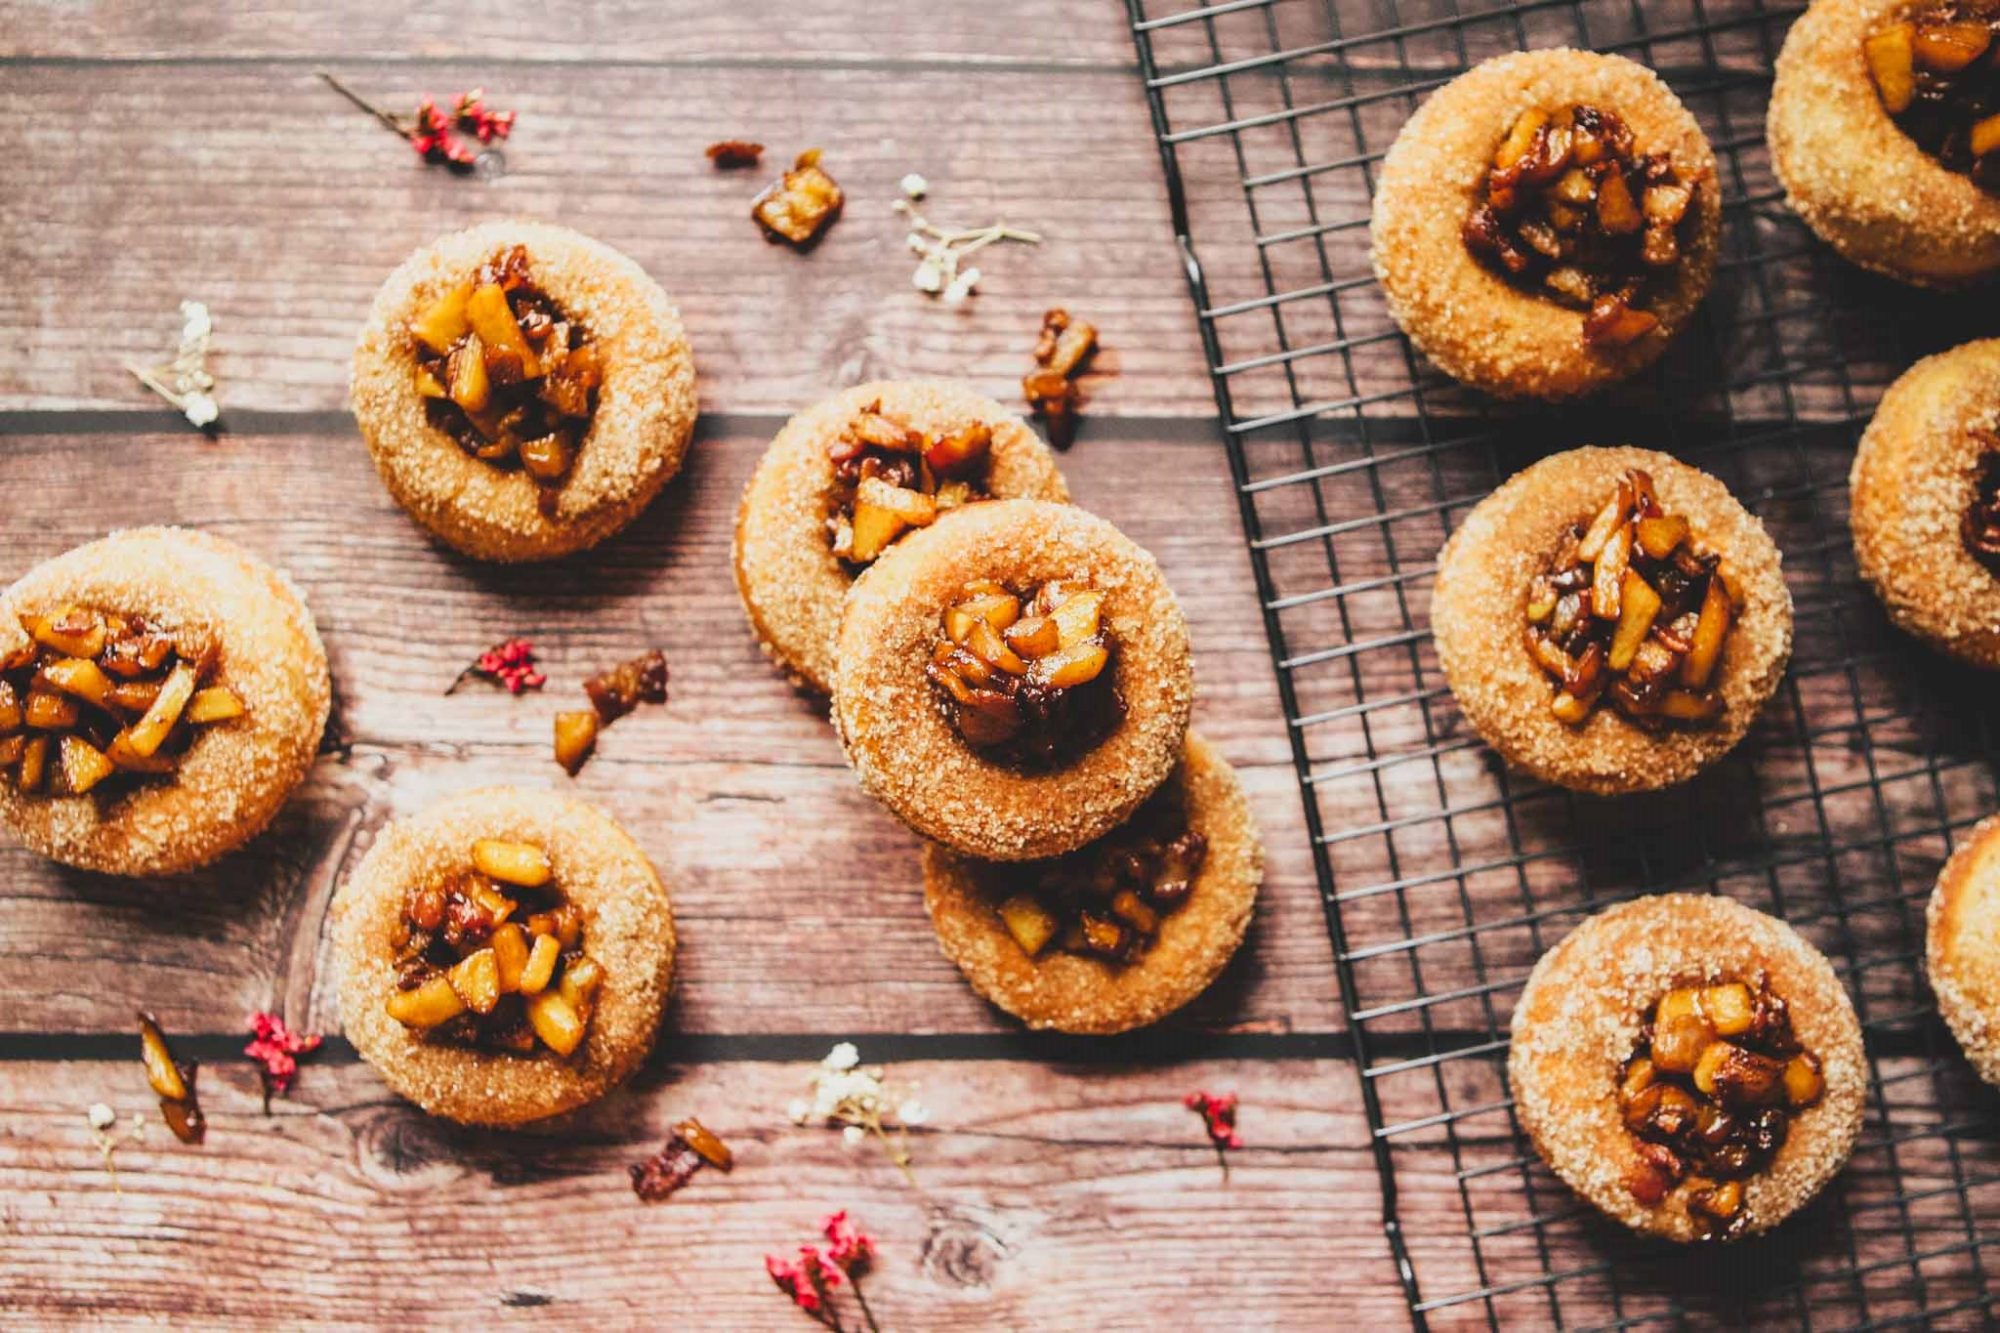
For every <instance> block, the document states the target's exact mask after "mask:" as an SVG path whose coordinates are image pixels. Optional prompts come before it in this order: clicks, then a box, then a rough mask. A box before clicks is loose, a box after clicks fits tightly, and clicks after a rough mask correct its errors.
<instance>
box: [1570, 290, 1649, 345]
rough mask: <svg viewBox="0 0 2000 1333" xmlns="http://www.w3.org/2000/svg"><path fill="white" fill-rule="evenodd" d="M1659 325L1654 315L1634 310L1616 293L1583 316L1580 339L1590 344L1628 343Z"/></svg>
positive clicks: (1600, 301)
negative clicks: (1581, 337)
mask: <svg viewBox="0 0 2000 1333" xmlns="http://www.w3.org/2000/svg"><path fill="white" fill-rule="evenodd" d="M1659 326H1660V320H1659V317H1658V316H1657V315H1652V314H1649V313H1647V312H1646V311H1644V310H1634V309H1633V308H1632V307H1631V306H1629V305H1627V304H1625V302H1624V301H1623V300H1622V299H1620V298H1619V297H1618V296H1616V295H1613V296H1606V297H1604V298H1603V299H1601V300H1599V301H1598V303H1597V304H1596V305H1594V306H1592V307H1591V308H1590V313H1589V314H1588V315H1586V316H1585V317H1584V321H1583V339H1584V341H1585V342H1587V343H1589V344H1590V345H1591V346H1593V347H1629V346H1630V345H1631V344H1633V343H1635V342H1637V341H1639V339H1641V338H1643V337H1645V336H1646V335H1647V334H1649V333H1651V332H1652V331H1653V330H1654V329H1656V328H1658V327H1659Z"/></svg>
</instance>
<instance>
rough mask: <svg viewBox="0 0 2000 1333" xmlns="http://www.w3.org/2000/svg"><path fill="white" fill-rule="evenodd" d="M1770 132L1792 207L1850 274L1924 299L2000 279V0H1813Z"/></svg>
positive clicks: (1790, 49) (1795, 33) (1789, 41)
mask: <svg viewBox="0 0 2000 1333" xmlns="http://www.w3.org/2000/svg"><path fill="white" fill-rule="evenodd" d="M1767 128H1768V137H1769V140H1770V145H1771V167H1772V170H1774V171H1775V172H1776V173H1777V176H1778V180H1779V182H1780V183H1781V184H1782V185H1783V186H1784V187H1785V195H1786V199H1787V201H1788V202H1789V203H1790V204H1791V206H1792V208H1793V210H1794V211H1795V212H1797V213H1798V215H1799V216H1800V217H1801V218H1803V219H1804V220H1805V223H1806V225H1807V226H1809V227H1811V228H1812V229H1813V231H1815V232H1816V233H1818V235H1819V237H1820V239H1821V240H1823V241H1825V242H1826V243H1827V244H1828V245H1830V246H1832V247H1833V248H1834V249H1835V250H1836V251H1838V252H1839V253H1840V254H1841V255H1842V256H1843V257H1844V258H1846V259H1847V260H1849V261H1850V262H1852V263H1855V264H1859V265H1861V266H1862V267H1863V268H1868V269H1873V270H1874V271H1876V272H1877V273H1883V274H1886V275H1888V276H1889V277H1892V278H1897V279H1900V280H1901V281H1903V282H1908V283H1915V284H1917V285H1919V286H1926V287H1962V286H1965V285H1968V284H1971V283H1974V282H1977V281H1979V280H1981V279H1984V278H1987V277H1990V276H1991V275H1992V274H1993V273H1995V272H1996V271H2000V0H1816V3H1814V4H1813V5H1811V6H1810V7H1809V8H1808V9H1807V10H1806V12H1805V13H1804V14H1803V15H1801V16H1800V18H1799V20H1798V22H1796V23H1794V24H1793V25H1792V30H1791V32H1790V33H1789V34H1788V35H1787V36H1786V38H1785V47H1784V50H1783V51H1781V52H1780V53H1779V55H1778V64H1777V78H1776V80H1775V82H1774V83H1773V84H1772V86H1771V107H1770V113H1769V124H1768V127H1767Z"/></svg>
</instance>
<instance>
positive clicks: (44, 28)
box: [0, 0, 1134, 87]
mask: <svg viewBox="0 0 2000 1333" xmlns="http://www.w3.org/2000/svg"><path fill="white" fill-rule="evenodd" d="M0 34H4V35H0V58H12V59H15V60H74V61H87V62H93V63H95V62H112V61H120V62H138V61H171V60H195V61H201V62H204V63H219V62H224V61H227V62H232V63H234V62H248V61H267V60H319V59H325V58H327V57H328V56H329V55H330V54H332V53H335V52H337V53H339V55H340V57H341V58H342V59H346V60H365V61H367V62H369V63H370V64H371V65H374V66H376V67H378V68H379V67H382V66H393V65H397V64H419V65H421V64H436V63H440V62H443V61H446V60H454V61H462V62H473V61H479V62H484V63H486V64H488V65H489V66H491V67H493V68H494V69H496V70H506V69H509V68H512V67H514V66H517V65H520V64H524V63H526V64H575V65H584V64H587V65H590V66H593V67H602V66H604V65H632V64H645V65H653V66H663V67H669V68H711V69H712V68H715V67H717V66H728V65H735V66H739V67H748V68H753V69H761V68H769V67H772V66H774V65H783V66H788V67H792V68H798V69H808V68H812V67H815V66H819V67H825V66H828V65H836V64H860V65H866V66H868V67H869V68H871V69H876V70H881V71H884V72H887V71H892V70H896V69H899V68H907V67H910V66H921V65H926V64H936V63H944V62H949V63H952V64H955V65H988V66H992V65H1000V66H1008V67H1012V66H1017V65H1021V64H1028V65H1031V66H1033V67H1034V69H1035V70H1036V71H1040V70H1043V69H1055V70H1063V69H1070V68H1111V69H1121V70H1122V69H1127V68H1129V67H1131V66H1132V65H1133V63H1134V57H1133V50H1132V37H1131V34H1130V33H1129V32H1128V31H1127V30H1126V26H1125V13H1124V7H1123V6H1122V5H1117V4H1099V5H1075V4H1068V3H1065V2H1064V0H1025V2H1024V3H1021V4H1015V5H1008V6H1006V7H1005V8H1004V9H1003V8H999V7H996V6H993V5H985V4H978V3H974V2H973V0H952V2H951V3H947V4H937V5H924V6H912V7H898V6H889V5H869V4H863V3H854V2H853V0H849V2H848V3H830V4H822V5H796V4H788V3H785V2H784V0H738V2H737V3H733V4H729V5H713V6H711V5H644V4H629V3H624V4H621V3H614V2H609V0H592V2H590V3H581V4H573V5H565V6H564V7H563V11H562V13H561V15H560V17H554V16H551V14H550V13H549V11H548V9H547V8H546V7H544V6H541V5H538V4H535V3H532V0H513V2H512V3H498V4H487V5H481V6H480V7H479V11H478V13H477V14H476V15H465V14H453V13H448V12H445V11H433V12H424V11H420V10H408V9H399V8H397V7H396V6H394V5H392V4H385V3H369V2H368V0H361V3H353V4H346V5H341V6H339V7H338V8H329V7H324V6H312V5H292V6H284V5H277V6H266V7H264V8H261V9H258V10H255V11H234V10H227V9H217V10H215V11H212V12H203V13H193V12H185V11H184V12H181V13H172V12H167V11H161V12H156V13H148V12H146V11H145V10H144V9H142V8H138V7H134V6H128V5H117V4H99V5H84V6H79V5H74V4H65V3H62V2H61V0H7V2H6V3H5V4H0ZM497 82H498V80H497V79H495V80H492V81H490V82H489V85H488V86H489V87H490V86H493V85H494V84H495V83H497ZM746 82H754V78H752V79H749V80H746Z"/></svg>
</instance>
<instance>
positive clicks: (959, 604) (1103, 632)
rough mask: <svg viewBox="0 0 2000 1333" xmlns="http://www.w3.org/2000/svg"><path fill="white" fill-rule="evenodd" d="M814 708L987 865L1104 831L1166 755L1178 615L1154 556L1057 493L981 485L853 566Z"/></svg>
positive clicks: (915, 821)
mask: <svg viewBox="0 0 2000 1333" xmlns="http://www.w3.org/2000/svg"><path fill="white" fill-rule="evenodd" d="M834 655H835V674H834V683H833V721H834V726H835V729H836V730H837V731H838V733H839V735H840V739H841V744H842V747H843V748H844V749H845V751H846V754H847V759H848V762H849V763H850V764H852V765H853V767H854V770H855V772H856V773H857V774H858V775H859V777H860V779H861V785H862V788H863V789H864V790H865V791H867V792H868V794H869V795H871V796H873V797H874V798H875V799H876V800H878V801H880V802H881V803H882V804H883V805H884V806H886V807H887V808H888V809H889V810H890V812H891V813H893V814H894V815H896V816H897V817H898V818H899V819H901V820H902V821H903V822H904V823H906V824H908V825H909V826H910V827H911V828H912V829H914V830H915V831H916V832H918V833H919V834H922V835H923V836H924V837H926V838H929V839H931V840H932V841H934V842H941V843H944V844H945V845H946V846H948V847H951V848H953V849H954V850H956V851H961V852H964V853H966V854H967V855H970V856H977V857H981V858H983V859H985V860H989V861H1025V860H1034V859H1036V858H1040V857H1048V856H1059V855H1061V854H1062V853H1064V852H1068V851H1074V850H1076V849H1077V848H1078V847H1081V846H1083V845H1084V844H1085V843H1087V842H1090V841H1092V840H1094V839H1096V838H1099V837H1102V836H1103V835H1104V834H1106V833H1108V832H1110V831H1111V830H1112V829H1114V828H1116V827H1117V826H1118V825H1119V824H1121V823H1123V822H1124V821H1125V819H1126V818H1127V817H1128V816H1130V815H1131V814H1132V812H1133V811H1134V810H1136V809H1137V808H1138V807H1139V803H1140V802H1141V801H1143V800H1145V799H1146V798H1147V797H1148V796H1150V795H1152V794H1153V792H1154V791H1155V790H1156V789H1157V788H1158V787H1159V785H1160V784H1161V783H1162V782H1164V781H1166V778H1167V775H1168V774H1169V773H1170V772H1172V771H1173V767H1174V765H1175V764H1176V763H1177V762H1179V760H1180V756H1181V752H1182V748H1183V745H1184V743H1185V741H1186V737H1187V725H1188V712H1189V710H1190V707H1191V706H1192V703H1193V699H1194V665H1193V661H1192V658H1191V655H1190V650H1189V646H1188V631H1187V621H1186V620H1185V618H1183V616H1182V614H1181V608H1180V603H1179V602H1177V601H1176V600H1175V599H1174V595H1173V592H1172V590H1171V589H1169V588H1168V587H1167V583H1166V579H1165V578H1164V577H1163V576H1162V575H1161V573H1160V567H1159V565H1158V564H1157V563H1156V562H1155V561H1154V560H1153V557H1152V556H1150V555H1148V554H1147V553H1146V552H1145V551H1143V550H1141V549H1140V548H1139V547H1138V546H1137V545H1136V544H1135V543H1133V541H1132V540H1131V539H1130V538H1128V537H1126V536H1125V535H1124V534H1123V533H1121V532H1119V531H1118V529H1116V528H1114V527H1112V526H1111V524H1109V523H1107V522H1105V521H1104V520H1103V519H1101V518H1098V517H1097V516H1096V515H1094V514H1090V513H1086V512H1085V511H1083V510H1081V509H1078V508H1076V507H1074V506H1071V505H1061V504H1051V503H1049V502H1047V501H1044V500H992V501H988V502H986V503H983V504H975V505H968V506H966V507H964V508H962V509H960V510H958V511H956V512H954V513H951V514H947V515H945V516H944V517H943V518H941V519H939V520H938V521H937V522H936V523H935V524H933V525H932V526H930V527H928V528H925V529H923V530H922V531H920V532H914V533H911V534H910V535H909V536H908V537H905V538H904V539H903V540H902V541H900V542H898V543H896V544H895V545H894V546H892V547H890V548H889V550H888V552H887V553H886V554H884V555H883V556H882V558H881V559H879V560H877V561H876V562H875V563H874V564H873V565H871V566H869V567H868V569H867V570H866V571H865V572H864V573H863V574H862V575H861V577H859V578H858V579H856V580H855V582H854V586H853V588H852V589H851V590H850V591H849V593H848V595H847V601H846V604H845V609H844V611H843V613H842V615H841V621H840V635H839V639H838V641H837V643H836V645H835V649H834Z"/></svg>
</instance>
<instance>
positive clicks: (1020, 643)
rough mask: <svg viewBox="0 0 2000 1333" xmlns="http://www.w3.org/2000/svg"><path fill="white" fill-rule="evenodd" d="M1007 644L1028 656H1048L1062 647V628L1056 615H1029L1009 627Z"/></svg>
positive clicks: (1006, 636)
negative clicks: (1057, 621) (1057, 622)
mask: <svg viewBox="0 0 2000 1333" xmlns="http://www.w3.org/2000/svg"><path fill="white" fill-rule="evenodd" d="M1001 637H1003V638H1005V639H1006V640H1007V646H1008V647H1009V648H1012V649H1013V650H1014V651H1015V652H1017V653H1020V654H1022V655H1024V656H1027V657H1046V656H1048V655H1049V654H1050V653H1052V652H1054V651H1055V650H1056V649H1058V648H1060V647H1062V629H1061V627H1060V626H1058V625H1057V624H1056V620H1055V617H1054V616H1029V617H1028V618H1027V619H1025V620H1017V621H1015V622H1014V623H1013V624H1012V625H1009V626H1008V627H1007V632H1006V634H1004V635H1002V636H1001Z"/></svg>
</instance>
